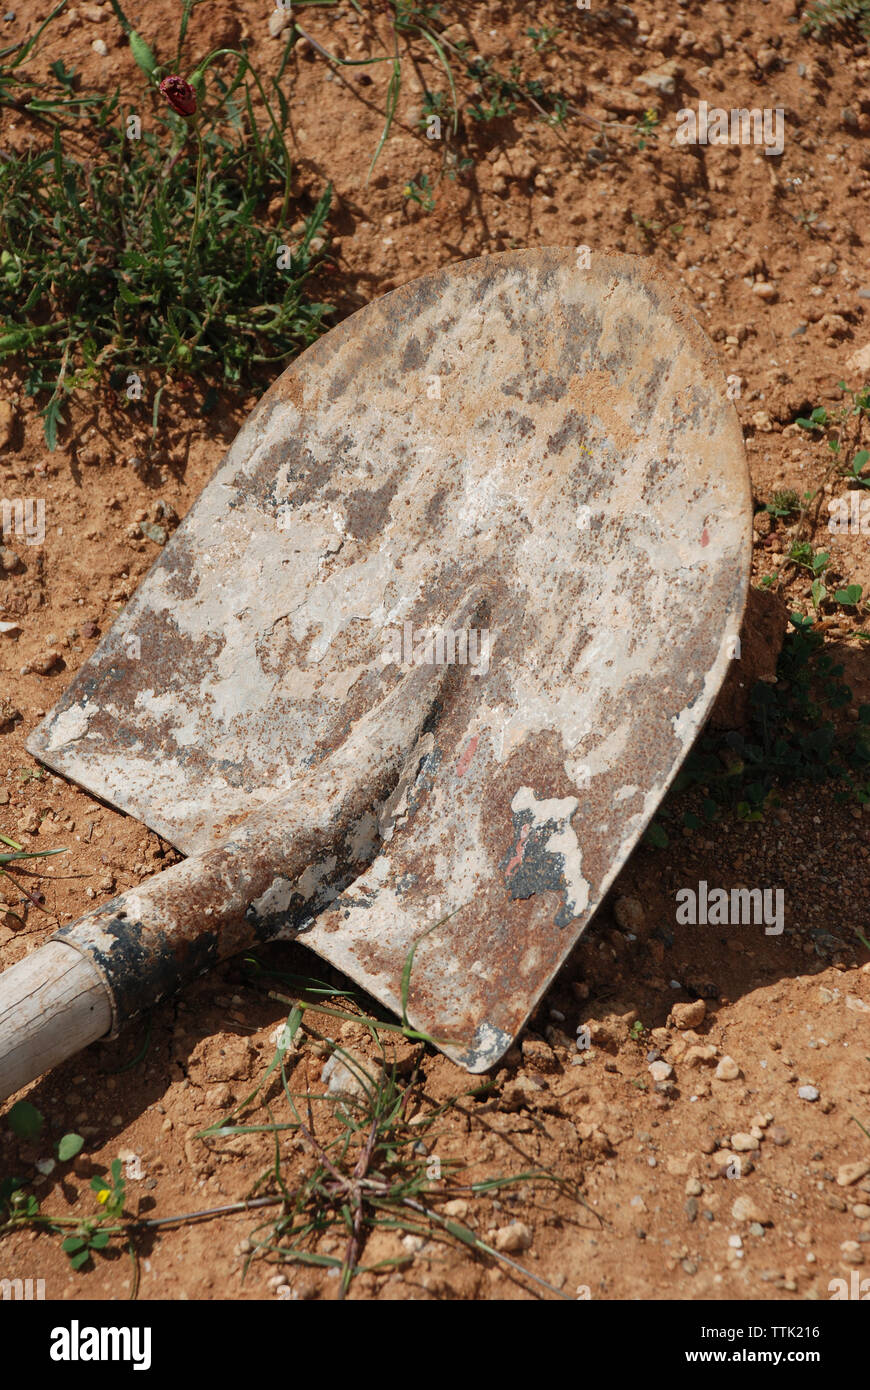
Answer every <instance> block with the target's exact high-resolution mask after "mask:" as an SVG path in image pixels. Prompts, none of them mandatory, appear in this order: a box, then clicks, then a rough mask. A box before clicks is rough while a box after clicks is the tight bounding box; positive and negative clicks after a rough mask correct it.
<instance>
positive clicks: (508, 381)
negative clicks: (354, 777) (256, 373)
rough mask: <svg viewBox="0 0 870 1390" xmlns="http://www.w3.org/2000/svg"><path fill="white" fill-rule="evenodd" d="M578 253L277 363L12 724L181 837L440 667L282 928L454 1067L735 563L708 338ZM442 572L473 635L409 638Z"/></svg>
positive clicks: (566, 919) (728, 478)
mask: <svg viewBox="0 0 870 1390" xmlns="http://www.w3.org/2000/svg"><path fill="white" fill-rule="evenodd" d="M578 259H579V258H578V257H576V256H575V253H574V252H573V251H570V250H564V249H548V250H543V251H524V252H511V253H506V254H503V255H498V256H490V257H485V258H482V259H480V260H473V261H468V262H464V263H462V264H460V265H456V266H451V267H449V268H448V269H446V270H443V271H439V272H437V273H435V274H431V275H427V276H424V277H423V278H422V279H420V280H417V281H414V282H412V283H411V284H409V285H406V286H404V287H403V288H401V289H398V290H395V291H393V292H392V293H390V294H388V295H386V296H384V297H383V298H382V299H379V300H377V301H375V302H374V303H372V304H370V305H369V306H367V307H366V308H365V309H362V310H360V311H359V312H358V313H357V314H354V315H353V316H352V317H351V318H349V319H347V320H345V321H344V322H343V323H342V324H340V325H339V326H338V327H337V328H334V329H332V330H331V331H330V332H329V333H328V334H327V335H326V336H325V337H323V338H322V339H320V340H319V341H318V342H317V343H315V344H314V345H313V346H312V347H310V348H309V349H308V350H307V351H306V352H305V353H303V354H302V356H301V357H300V358H298V359H297V361H296V362H295V363H294V364H293V365H292V366H291V367H290V368H289V369H288V370H287V371H286V372H285V373H284V374H283V375H282V376H281V377H280V378H279V379H278V381H276V382H275V384H274V385H273V386H272V387H271V389H270V390H269V391H268V392H267V393H266V395H265V396H264V397H263V399H262V400H261V401H260V403H259V405H258V406H257V408H256V409H255V411H254V412H253V414H252V415H251V417H250V418H249V420H248V421H247V423H246V424H245V426H244V427H243V429H242V430H241V432H240V433H239V435H238V437H237V439H236V440H235V442H234V444H233V445H232V447H231V448H230V450H229V452H228V454H227V455H226V457H225V459H224V461H223V463H222V464H221V466H220V468H219V470H218V472H217V474H216V475H215V477H214V479H213V480H212V481H211V483H210V484H209V485H208V486H207V487H206V489H205V490H204V492H203V493H202V495H201V497H200V498H199V500H198V501H197V503H196V504H195V506H194V507H193V508H192V510H191V512H190V513H189V514H188V516H187V518H186V519H185V521H184V522H183V523H182V525H181V526H180V527H179V529H178V530H177V532H176V533H175V535H174V536H173V537H172V539H171V540H170V542H169V543H168V544H167V545H166V547H165V548H164V550H163V552H162V553H161V555H160V557H159V559H158V560H157V562H156V563H155V565H154V566H153V567H152V569H151V570H150V572H149V574H148V575H147V577H146V578H145V580H144V581H143V583H142V584H141V585H140V587H139V589H138V591H137V593H136V594H135V595H134V597H133V598H132V599H131V600H130V602H129V603H128V605H127V606H126V608H125V609H124V611H123V612H122V614H121V615H120V616H119V618H118V619H117V621H116V623H115V624H114V626H113V627H112V629H111V631H110V632H109V633H108V634H107V635H106V637H105V638H104V639H103V641H102V642H101V644H100V645H99V647H98V648H97V650H96V651H95V652H94V654H93V656H92V657H91V658H90V660H89V661H88V662H87V663H85V665H84V666H83V667H82V669H81V670H80V671H79V672H78V674H77V675H76V677H75V679H74V680H73V682H72V684H71V685H70V687H69V689H68V690H67V692H66V693H65V695H64V696H63V698H62V699H61V700H60V702H59V703H58V704H57V706H56V707H55V708H54V709H53V710H52V711H51V713H50V714H49V716H48V717H47V718H46V719H45V721H44V722H43V723H42V724H41V725H40V726H39V728H38V729H37V730H36V731H35V733H34V734H33V735H32V736H31V738H30V739H29V741H28V748H29V749H30V751H31V752H32V753H33V754H34V755H35V756H36V757H38V758H40V759H41V760H42V761H43V762H45V763H47V764H48V765H49V766H50V767H52V768H54V769H55V770H56V771H58V772H60V773H62V774H64V775H65V776H67V777H69V778H71V779H72V780H74V781H76V782H78V783H79V784H80V785H82V786H83V787H85V788H86V789H87V790H89V791H91V792H93V793H94V794H96V795H97V796H99V797H101V798H102V799H103V800H104V801H107V802H109V803H111V804H112V805H114V806H116V807H118V808H120V809H121V810H124V811H126V812H128V813H129V814H131V815H133V816H136V817H137V818H138V819H139V820H141V821H143V822H144V823H145V824H147V825H148V826H150V827H151V828H152V829H154V830H155V831H157V832H158V833H159V834H160V835H162V836H164V837H165V838H166V839H167V840H169V841H170V842H171V843H173V844H174V845H176V846H177V847H178V848H179V849H180V850H181V851H182V852H184V853H185V854H191V853H194V852H197V851H201V850H205V849H208V848H210V847H211V846H213V845H215V844H217V843H220V842H221V841H223V840H225V839H226V838H227V837H228V836H229V835H230V834H231V832H232V830H233V828H234V826H237V825H239V824H240V823H241V822H242V821H243V820H244V819H245V818H246V817H247V816H249V815H250V814H251V813H252V812H254V811H255V810H257V809H258V808H259V807H260V806H262V805H263V804H264V803H266V802H267V801H270V800H272V799H274V798H275V797H276V796H278V795H281V794H284V793H286V792H288V791H289V790H291V789H292V787H293V784H294V782H295V781H296V779H298V778H299V777H300V776H301V775H302V774H303V773H304V772H305V771H306V769H308V768H310V767H311V765H312V764H313V763H315V762H317V761H319V760H320V759H321V758H324V757H328V756H329V753H330V751H331V750H333V749H335V748H336V747H338V746H339V745H340V744H341V743H342V742H343V741H344V740H345V739H346V738H347V736H348V731H349V730H350V729H351V728H352V726H353V725H354V723H355V722H356V721H357V720H358V719H359V718H361V717H362V716H363V715H365V714H367V713H369V712H370V711H371V710H373V709H375V708H376V707H377V706H378V705H379V703H380V702H381V701H384V700H386V699H387V698H388V697H389V695H390V694H391V692H394V691H395V690H396V688H397V686H398V684H399V682H400V681H401V680H402V678H403V673H404V672H406V671H407V670H408V669H409V667H413V666H414V665H415V664H420V663H427V662H438V661H446V662H450V661H452V662H455V663H457V664H458V665H461V666H464V668H465V669H464V671H463V672H461V673H460V675H461V677H462V678H461V679H460V680H459V681H457V682H455V683H454V684H453V685H452V687H451V689H452V694H451V697H450V699H449V701H448V702H447V703H446V704H445V707H444V708H443V709H442V710H441V711H440V716H439V718H438V720H437V723H436V724H435V726H434V727H433V730H432V733H431V741H430V745H429V746H428V751H427V752H426V755H425V757H424V758H423V759H422V760H421V763H420V765H419V768H418V770H417V774H416V777H415V780H414V781H413V783H412V784H411V785H409V787H408V788H407V789H406V790H405V794H404V801H403V803H402V804H400V805H397V806H395V807H393V808H391V811H390V816H389V817H388V822H389V823H388V826H387V829H386V830H384V827H383V816H382V825H381V831H382V834H381V837H380V838H378V837H377V836H375V837H374V838H373V843H372V853H371V860H370V863H369V866H368V868H367V869H366V871H365V872H364V873H363V874H362V875H361V876H360V877H359V878H357V879H356V881H355V882H353V883H352V884H351V885H350V887H349V888H347V889H345V890H344V891H343V892H342V893H341V894H340V896H338V897H337V898H336V899H335V900H334V901H333V902H332V903H330V904H328V905H327V906H326V908H325V909H323V910H321V911H320V912H319V913H318V914H317V915H316V916H315V917H313V918H312V920H311V921H310V922H309V923H307V924H306V925H305V927H304V929H303V931H302V932H301V934H300V939H301V940H303V941H304V942H306V943H307V944H308V945H310V946H311V947H312V948H313V949H314V950H315V951H317V952H318V953H319V954H320V955H322V956H324V957H325V958H326V959H327V960H329V961H331V962H332V963H333V964H334V965H336V966H337V967H339V968H340V969H341V970H343V971H344V972H345V973H346V974H348V975H349V976H350V977H351V978H352V979H354V980H355V981H357V982H358V983H359V984H360V985H362V986H363V987H364V988H365V989H366V990H368V991H369V992H370V993H372V994H373V995H375V996H376V997H377V998H378V999H380V1000H381V1001H382V1002H383V1003H385V1004H386V1005H387V1006H388V1007H390V1008H392V1009H393V1010H395V1011H396V1012H400V1011H401V1009H402V1004H403V995H404V994H407V1002H408V1013H409V1017H410V1018H411V1020H412V1021H413V1022H414V1023H415V1025H416V1026H418V1027H420V1028H422V1029H423V1030H425V1031H426V1032H427V1033H429V1034H430V1035H432V1036H433V1038H434V1039H435V1040H436V1041H437V1042H438V1044H439V1046H442V1047H443V1049H444V1050H445V1051H446V1052H448V1054H449V1055H451V1056H452V1057H454V1059H455V1060H457V1061H458V1062H460V1064H461V1065H463V1066H465V1067H467V1068H468V1069H469V1070H471V1071H482V1070H486V1069H487V1068H488V1067H490V1066H492V1065H493V1064H494V1062H495V1061H497V1060H498V1057H499V1056H501V1055H502V1053H503V1052H504V1051H505V1049H506V1048H507V1047H508V1046H509V1044H510V1042H511V1040H512V1039H513V1037H514V1036H515V1035H516V1033H517V1032H518V1031H519V1029H520V1028H521V1027H522V1024H523V1023H524V1021H525V1020H526V1018H527V1017H528V1014H529V1013H530V1011H531V1010H532V1008H533V1007H534V1005H535V1003H536V1002H537V1000H538V999H539V998H540V997H541V995H542V994H543V992H544V991H545V990H546V988H547V986H548V985H549V983H550V981H551V980H552V979H553V976H554V975H555V973H556V972H557V970H558V969H559V967H560V965H561V964H562V963H563V962H564V960H565V958H566V956H567V955H568V953H569V952H570V950H571V948H572V947H573V945H574V944H575V942H576V941H577V939H578V937H579V935H580V934H581V932H582V931H583V930H584V928H585V927H586V925H587V924H588V923H589V921H590V920H591V917H592V915H593V914H594V912H595V910H596V908H597V907H598V905H599V904H600V902H601V900H602V897H603V896H604V894H605V893H606V892H607V889H608V887H609V886H610V884H611V883H612V881H613V879H614V878H615V876H616V874H617V873H618V872H619V869H620V868H621V867H622V865H623V864H624V863H625V861H626V859H627V858H628V856H629V854H630V853H631V850H632V849H633V847H634V846H635V845H636V844H637V841H638V840H639V838H640V836H641V834H642V833H643V831H644V829H645V828H646V826H647V824H648V823H649V821H650V819H651V818H652V816H653V814H654V813H655V810H656V808H657V806H658V805H659V803H660V801H661V800H662V798H663V796H664V794H665V792H666V790H667V787H668V786H669V784H670V782H671V781H672V779H673V777H674V776H675V774H676V772H677V770H678V768H679V766H680V764H681V762H682V761H683V759H684V757H685V756H686V753H687V752H688V750H689V748H690V747H691V744H692V742H693V740H694V738H695V736H696V734H697V732H698V730H699V729H700V727H701V725H702V724H703V722H704V720H705V718H706V716H707V714H708V712H709V709H710V706H711V704H712V702H713V700H714V698H715V696H716V693H717V691H718V689H719V687H720V685H721V683H722V680H723V679H724V676H725V673H726V671H727V669H728V663H729V660H730V659H731V657H732V656H733V655H734V651H735V639H736V638H737V634H738V632H739V627H740V620H741V615H742V612H743V607H744V603H745V599H746V593H747V586H748V577H749V562H750V553H751V515H752V509H751V499H750V492H749V482H748V475H747V469H746V462H745V457H744V452H743V443H742V437H741V432H740V428H739V424H738V420H737V416H736V412H735V410H734V407H733V405H732V404H731V403H730V401H729V400H728V399H727V398H726V394H725V389H724V381H723V377H722V373H721V369H720V367H719V366H718V363H717V361H716V358H715V355H714V353H713V350H712V347H711V345H710V344H709V342H708V341H707V339H706V338H705V336H704V334H703V333H702V332H701V330H700V329H699V327H698V325H697V324H696V323H695V321H694V320H693V319H692V318H691V317H690V315H689V314H688V313H687V311H686V310H685V308H684V307H683V306H682V305H681V303H680V302H679V301H678V300H675V298H674V296H673V293H672V291H671V290H670V289H669V287H668V285H667V283H666V282H665V281H664V280H663V279H662V278H661V276H660V273H659V272H657V271H655V270H654V269H653V268H652V267H651V266H650V265H649V264H648V263H646V262H644V261H641V260H638V259H635V258H631V257H620V256H613V257H606V256H594V257H593V258H592V260H593V263H592V267H591V269H585V268H582V267H581V266H579V265H578V263H577V262H578ZM472 586H476V587H477V588H479V589H480V590H481V591H483V592H485V593H486V595H487V607H486V613H487V618H486V625H485V626H483V625H481V626H480V627H478V628H477V629H475V630H469V631H467V632H465V633H457V632H450V631H449V630H447V629H445V628H443V627H441V624H444V623H445V621H446V620H447V618H448V615H449V614H450V613H451V612H452V611H453V610H455V609H456V607H457V605H458V604H459V603H460V602H461V600H462V597H463V595H464V594H466V593H467V592H468V591H469V589H470V588H471V587H472ZM414 943H417V948H416V954H415V956H414V961H413V969H412V971H411V977H410V984H408V980H407V977H406V975H405V974H404V972H405V970H406V965H407V961H408V953H409V950H410V949H411V947H412V946H413V945H414Z"/></svg>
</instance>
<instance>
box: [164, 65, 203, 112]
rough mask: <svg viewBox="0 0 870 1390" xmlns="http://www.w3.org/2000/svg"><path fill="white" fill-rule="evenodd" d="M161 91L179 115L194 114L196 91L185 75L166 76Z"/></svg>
mask: <svg viewBox="0 0 870 1390" xmlns="http://www.w3.org/2000/svg"><path fill="white" fill-rule="evenodd" d="M160 91H161V93H162V94H163V96H165V97H166V100H167V101H168V102H169V105H170V106H171V107H172V109H173V111H177V112H178V114H179V116H192V115H193V113H194V111H195V110H196V92H195V91H194V90H193V88H192V87H191V85H190V83H189V82H185V80H184V78H183V77H177V76H174V75H173V76H172V77H164V79H163V81H162V82H161V83H160Z"/></svg>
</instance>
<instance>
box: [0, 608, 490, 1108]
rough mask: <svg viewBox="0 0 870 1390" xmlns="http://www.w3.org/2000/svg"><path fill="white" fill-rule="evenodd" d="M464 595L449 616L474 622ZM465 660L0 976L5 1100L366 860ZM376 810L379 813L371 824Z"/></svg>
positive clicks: (425, 678) (335, 890)
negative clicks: (235, 822)
mask: <svg viewBox="0 0 870 1390" xmlns="http://www.w3.org/2000/svg"><path fill="white" fill-rule="evenodd" d="M483 606H484V600H483V599H482V598H481V596H480V595H479V594H476V593H473V594H472V595H471V596H470V597H468V598H467V599H466V600H465V601H464V602H463V603H462V604H461V605H460V607H459V609H457V610H456V611H455V613H454V615H453V619H452V621H454V622H455V623H456V624H457V625H462V624H463V623H467V622H469V621H476V620H477V618H478V617H479V615H480V613H481V612H482V611H483ZM461 671H462V668H459V667H456V666H444V665H441V666H438V665H428V666H420V667H417V668H415V669H414V670H412V671H411V672H410V673H409V674H408V675H406V676H405V677H404V678H403V679H402V680H401V681H400V683H399V685H398V686H397V688H396V689H395V691H394V692H393V694H392V695H390V696H388V697H387V699H386V700H385V701H384V702H383V703H382V704H381V705H379V706H377V707H376V708H375V709H373V710H371V711H370V712H369V713H368V714H366V715H364V716H363V717H362V718H361V719H360V720H358V721H357V723H356V724H355V725H354V727H353V729H352V730H351V732H350V734H349V735H348V737H347V739H346V740H345V742H344V743H342V744H341V745H340V746H339V747H338V748H337V749H336V750H335V751H334V752H332V753H331V754H329V755H327V756H325V757H323V758H322V759H321V760H320V762H318V763H317V765H316V766H315V767H313V768H312V769H311V771H310V772H309V773H308V774H307V775H306V776H304V777H303V778H301V779H300V780H299V781H298V782H297V783H295V784H294V786H293V789H292V791H291V792H289V793H286V794H285V795H283V796H281V797H278V798H276V799H275V800H274V801H272V802H269V803H268V804H267V805H266V806H265V807H263V809H262V810H260V811H259V812H256V813H254V814H252V815H250V816H249V817H248V818H247V820H245V821H244V822H243V824H242V825H241V827H239V828H238V829H237V830H236V831H235V833H234V834H233V835H232V837H231V838H230V839H228V840H226V841H225V842H224V843H223V844H221V845H219V846H217V847H216V848H214V849H212V850H209V851H207V852H205V853H203V854H197V855H192V856H191V857H190V858H188V859H185V860H183V861H182V862H181V863H180V864H176V865H175V866H174V867H173V868H171V869H167V870H165V871H164V872H163V873H161V874H157V875H155V876H154V877H153V878H151V879H149V880H148V881H147V882H146V883H144V884H143V885H141V886H139V887H137V888H131V889H129V890H128V891H127V892H126V893H122V894H120V895H119V896H118V897H115V898H113V899H111V901H109V902H108V903H105V904H103V905H102V906H101V907H99V908H96V909H94V911H92V912H89V913H87V914H86V915H85V916H84V917H81V918H79V920H78V921H77V922H74V923H73V924H72V925H70V926H69V927H64V928H62V929H61V930H60V931H59V932H58V933H57V934H56V935H55V936H54V937H53V938H52V939H51V940H50V941H49V942H48V944H47V945H46V946H44V947H42V948H41V949H40V950H38V951H35V952H33V953H32V954H31V955H30V956H28V957H26V959H25V960H23V961H21V962H19V964H18V965H16V966H13V967H12V969H11V970H7V971H5V972H4V973H3V975H2V976H0V1100H4V1099H5V1098H6V1097H7V1096H9V1095H11V1094H13V1093H14V1092H15V1091H17V1090H19V1089H20V1088H21V1087H22V1086H25V1085H26V1084H27V1083H28V1082H30V1081H32V1080H34V1079H35V1077H37V1076H39V1075H40V1074H41V1073H42V1072H43V1071H46V1070H47V1069H48V1068H49V1067H52V1066H56V1065H57V1064H58V1063H59V1062H62V1061H65V1060H66V1058H68V1057H70V1056H71V1055H73V1054H74V1053H75V1052H77V1051H78V1050H79V1049H80V1048H82V1047H85V1046H87V1045H88V1044H89V1043H91V1042H94V1041H96V1040H97V1039H99V1038H102V1037H106V1036H114V1035H116V1034H117V1033H118V1032H119V1031H120V1030H121V1029H122V1028H123V1026H124V1025H125V1024H126V1023H128V1022H129V1021H130V1020H131V1019H132V1018H134V1017H135V1016H136V1015H137V1014H139V1013H141V1012H142V1011H143V1009H146V1008H148V1007H150V1006H151V1005H152V1004H154V1003H156V1002H157V1000H159V999H161V998H163V997H164V996H166V995H168V994H172V993H174V992H175V991H176V990H178V989H179V988H180V987H181V986H182V985H183V984H184V983H185V982H187V981H189V980H190V979H191V978H193V977H194V976H196V975H198V974H201V973H202V972H203V971H205V970H207V969H208V968H209V967H210V966H212V965H213V964H215V963H216V962H217V961H218V960H223V959H225V958H226V957H228V956H232V955H235V954H237V953H238V952H239V951H243V950H246V949H248V948H249V947H251V946H252V945H255V944H257V943H263V942H266V941H270V940H275V939H276V938H278V937H281V936H285V937H286V936H290V937H292V936H295V935H296V933H297V932H298V931H299V930H300V928H301V927H302V926H303V925H304V923H305V921H306V919H310V918H311V916H312V914H313V913H315V912H317V911H318V910H319V909H320V908H321V907H322V906H323V904H324V903H325V902H329V901H332V900H334V899H335V898H336V897H337V896H338V894H339V893H340V891H341V889H342V888H343V887H345V886H346V885H347V884H348V883H349V882H351V881H352V880H353V879H354V878H355V877H357V876H358V874H359V873H360V872H361V871H362V869H363V868H364V867H365V866H366V864H368V863H369V862H371V860H372V858H373V857H374V855H375V854H376V852H377V848H378V845H379V841H380V834H381V832H382V831H384V830H386V831H387V833H388V824H387V825H384V819H385V818H386V819H387V822H388V821H389V806H390V805H391V804H393V803H394V802H395V800H396V799H397V793H398V794H399V795H401V791H402V789H403V787H404V786H410V785H411V784H412V783H413V782H414V780H415V779H416V777H417V773H418V770H419V768H420V764H421V761H423V760H424V759H425V756H426V747H427V745H426V735H427V732H428V731H429V730H430V729H431V727H432V726H434V724H435V723H436V722H437V717H438V712H439V708H440V705H441V703H442V702H443V701H445V700H447V699H449V692H450V687H451V686H452V685H453V684H454V683H455V682H456V681H457V680H458V679H461ZM379 818H380V824H379Z"/></svg>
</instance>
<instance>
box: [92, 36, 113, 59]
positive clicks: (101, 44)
mask: <svg viewBox="0 0 870 1390" xmlns="http://www.w3.org/2000/svg"><path fill="white" fill-rule="evenodd" d="M91 48H92V49H93V50H94V52H95V53H97V54H99V56H100V57H101V58H105V57H106V56H107V55H108V52H109V50H108V48H107V47H106V43H105V40H104V39H94V41H93V43H92V44H91Z"/></svg>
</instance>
